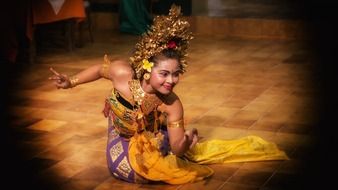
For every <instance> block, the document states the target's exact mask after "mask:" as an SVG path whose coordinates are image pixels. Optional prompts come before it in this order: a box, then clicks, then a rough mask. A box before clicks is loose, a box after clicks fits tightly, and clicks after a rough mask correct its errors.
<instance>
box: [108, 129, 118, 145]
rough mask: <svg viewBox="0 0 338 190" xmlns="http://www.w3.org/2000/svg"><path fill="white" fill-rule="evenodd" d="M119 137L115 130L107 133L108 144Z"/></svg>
mask: <svg viewBox="0 0 338 190" xmlns="http://www.w3.org/2000/svg"><path fill="white" fill-rule="evenodd" d="M118 137H119V133H118V132H117V130H111V131H110V133H109V143H111V142H112V141H113V140H115V139H116V138H118Z"/></svg>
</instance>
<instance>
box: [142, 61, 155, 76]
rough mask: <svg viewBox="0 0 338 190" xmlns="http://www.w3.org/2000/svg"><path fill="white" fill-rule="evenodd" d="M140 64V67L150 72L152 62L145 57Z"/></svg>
mask: <svg viewBox="0 0 338 190" xmlns="http://www.w3.org/2000/svg"><path fill="white" fill-rule="evenodd" d="M142 64H143V65H142V69H144V70H146V71H148V72H149V73H150V72H151V68H152V67H153V66H154V63H153V62H149V61H148V60H147V59H143V60H142Z"/></svg>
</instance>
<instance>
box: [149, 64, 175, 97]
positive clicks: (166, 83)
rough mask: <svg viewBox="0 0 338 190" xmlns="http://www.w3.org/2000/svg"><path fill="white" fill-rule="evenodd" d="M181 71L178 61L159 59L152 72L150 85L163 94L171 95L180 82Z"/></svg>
mask: <svg viewBox="0 0 338 190" xmlns="http://www.w3.org/2000/svg"><path fill="white" fill-rule="evenodd" d="M180 74H181V69H180V67H179V62H178V61H177V60H176V59H171V58H167V59H159V60H157V62H156V63H155V66H154V67H153V68H152V70H151V75H150V80H149V83H150V85H151V86H152V88H153V89H154V90H156V91H157V92H159V93H161V94H165V95H166V94H169V93H170V92H172V90H173V88H174V87H175V85H176V84H177V83H178V81H179V76H180Z"/></svg>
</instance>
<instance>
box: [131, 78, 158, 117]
mask: <svg viewBox="0 0 338 190" xmlns="http://www.w3.org/2000/svg"><path fill="white" fill-rule="evenodd" d="M129 88H130V91H131V92H132V94H133V98H134V101H136V103H137V104H138V105H139V106H141V109H142V112H143V113H144V114H146V115H148V114H149V113H150V112H151V111H154V108H156V107H157V106H159V105H160V104H161V103H162V101H161V99H159V98H158V97H157V96H156V94H147V93H145V92H144V91H143V89H142V87H141V84H140V81H139V80H132V81H129Z"/></svg>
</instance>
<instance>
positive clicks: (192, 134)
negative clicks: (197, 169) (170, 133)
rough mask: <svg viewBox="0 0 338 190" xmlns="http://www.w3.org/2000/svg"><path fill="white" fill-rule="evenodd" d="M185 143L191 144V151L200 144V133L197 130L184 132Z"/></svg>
mask: <svg viewBox="0 0 338 190" xmlns="http://www.w3.org/2000/svg"><path fill="white" fill-rule="evenodd" d="M184 141H186V142H187V143H188V144H189V149H191V148H192V147H193V146H195V144H196V143H197V142H198V131H197V129H196V128H193V129H191V130H186V131H185V132H184Z"/></svg>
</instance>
